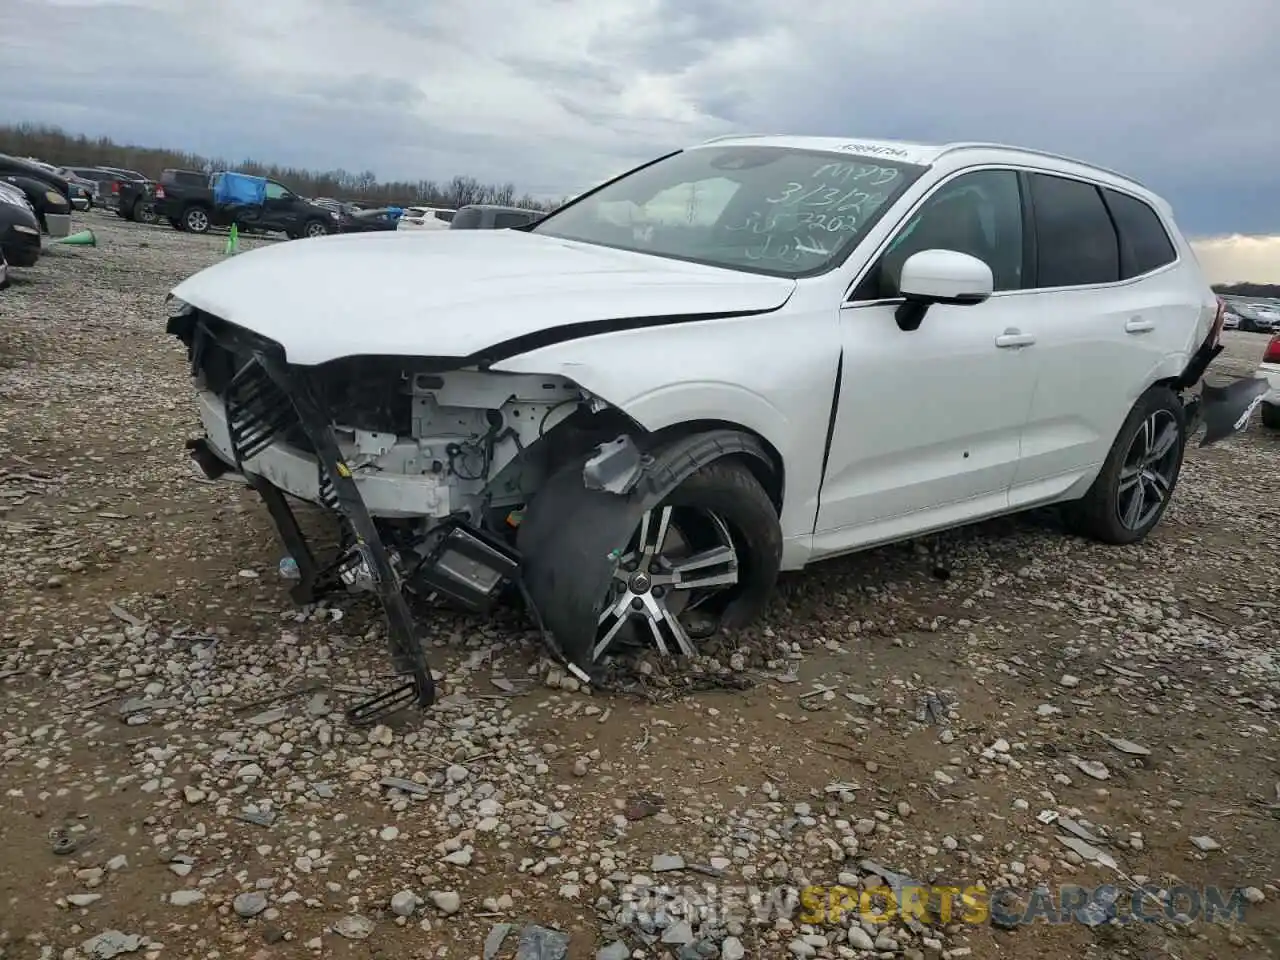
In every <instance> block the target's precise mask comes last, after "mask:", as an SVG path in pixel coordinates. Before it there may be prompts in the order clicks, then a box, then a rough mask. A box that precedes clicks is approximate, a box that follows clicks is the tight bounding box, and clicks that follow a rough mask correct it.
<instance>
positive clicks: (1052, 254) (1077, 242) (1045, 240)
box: [1030, 173, 1120, 288]
mask: <svg viewBox="0 0 1280 960" xmlns="http://www.w3.org/2000/svg"><path fill="white" fill-rule="evenodd" d="M1030 179H1031V201H1032V206H1033V209H1034V210H1035V225H1036V286H1038V287H1042V288H1043V287H1076V286H1087V285H1089V284H1094V283H1115V282H1116V281H1117V280H1119V279H1120V247H1119V243H1118V242H1117V240H1116V231H1115V227H1113V226H1112V225H1111V216H1110V214H1108V213H1107V208H1106V205H1105V204H1104V203H1103V202H1102V194H1101V193H1100V192H1099V191H1098V188H1097V187H1095V186H1093V185H1092V184H1089V183H1085V182H1083V181H1081V180H1070V179H1068V178H1066V177H1054V176H1050V175H1048V174H1044V173H1033V174H1031V177H1030Z"/></svg>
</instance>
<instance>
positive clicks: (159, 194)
mask: <svg viewBox="0 0 1280 960" xmlns="http://www.w3.org/2000/svg"><path fill="white" fill-rule="evenodd" d="M156 199H157V200H163V199H164V187H162V186H160V185H159V184H157V185H156Z"/></svg>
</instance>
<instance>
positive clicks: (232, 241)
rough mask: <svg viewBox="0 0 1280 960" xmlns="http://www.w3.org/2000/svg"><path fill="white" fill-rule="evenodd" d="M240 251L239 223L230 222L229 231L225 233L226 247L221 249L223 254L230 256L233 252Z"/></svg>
mask: <svg viewBox="0 0 1280 960" xmlns="http://www.w3.org/2000/svg"><path fill="white" fill-rule="evenodd" d="M239 252H240V225H239V224H237V223H233V224H231V232H230V233H228V234H227V249H226V250H225V251H223V256H227V257H229V256H231V254H233V253H239Z"/></svg>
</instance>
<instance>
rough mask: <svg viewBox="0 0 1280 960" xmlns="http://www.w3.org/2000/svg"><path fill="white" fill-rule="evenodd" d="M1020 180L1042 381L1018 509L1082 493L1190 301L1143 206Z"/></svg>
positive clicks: (1157, 224)
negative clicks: (1026, 204)
mask: <svg viewBox="0 0 1280 960" xmlns="http://www.w3.org/2000/svg"><path fill="white" fill-rule="evenodd" d="M1024 177H1025V180H1024V183H1025V185H1026V193H1027V196H1028V198H1029V201H1030V209H1031V220H1032V223H1033V236H1034V249H1035V254H1034V257H1033V262H1034V265H1033V268H1032V271H1031V277H1030V280H1031V283H1030V286H1031V287H1032V288H1033V293H1032V296H1033V298H1034V304H1033V306H1034V309H1035V314H1036V317H1037V321H1036V324H1035V332H1036V345H1035V347H1034V348H1033V349H1034V351H1035V355H1036V359H1037V377H1036V388H1035V393H1034V395H1033V398H1032V402H1031V413H1030V416H1029V417H1028V420H1027V426H1026V429H1025V430H1024V431H1023V437H1022V457H1021V459H1020V461H1019V464H1018V470H1017V474H1016V479H1015V481H1014V485H1013V489H1012V490H1011V492H1010V505H1011V506H1013V507H1015V508H1016V507H1019V506H1028V505H1031V504H1033V503H1036V502H1039V501H1043V500H1048V499H1053V498H1057V497H1060V496H1062V495H1064V494H1066V493H1068V492H1069V491H1070V492H1071V494H1072V495H1075V494H1076V493H1083V492H1084V489H1085V488H1087V486H1088V484H1089V483H1090V482H1092V478H1093V476H1094V475H1095V474H1096V472H1097V469H1098V467H1099V465H1100V464H1101V463H1102V461H1103V460H1104V459H1105V458H1106V455H1107V451H1108V450H1109V449H1110V447H1111V444H1112V442H1113V441H1114V440H1115V437H1116V434H1117V433H1118V432H1119V430H1120V426H1121V424H1122V423H1123V422H1124V419H1125V417H1127V416H1128V414H1129V410H1130V409H1131V408H1132V406H1133V404H1134V401H1136V400H1137V398H1138V396H1139V395H1140V394H1141V393H1142V392H1143V390H1144V389H1145V388H1146V387H1147V385H1148V383H1149V381H1150V378H1151V376H1152V372H1153V371H1154V369H1155V368H1156V367H1157V366H1158V365H1159V363H1160V362H1161V360H1162V359H1163V357H1164V356H1165V355H1166V353H1168V352H1169V351H1171V350H1176V349H1179V345H1178V344H1177V343H1176V342H1175V341H1176V339H1177V337H1178V335H1179V333H1178V330H1179V323H1178V319H1179V318H1178V316H1177V314H1178V311H1179V306H1178V304H1179V301H1180V300H1183V299H1185V297H1184V296H1182V291H1180V290H1179V289H1178V286H1177V279H1176V276H1175V275H1174V271H1172V270H1170V269H1169V267H1171V266H1172V265H1173V264H1174V263H1175V262H1176V261H1177V252H1176V249H1175V247H1174V245H1173V243H1172V242H1171V241H1170V239H1169V236H1168V233H1167V231H1166V229H1165V227H1164V225H1163V224H1162V222H1161V219H1160V217H1159V215H1158V214H1157V213H1156V212H1155V211H1154V210H1153V209H1152V208H1151V207H1150V206H1148V205H1147V204H1146V203H1145V202H1144V201H1143V200H1140V199H1139V198H1137V197H1136V196H1132V195H1130V194H1127V193H1124V192H1122V191H1119V190H1115V189H1112V188H1106V187H1100V186H1097V185H1095V184H1093V183H1089V182H1086V181H1084V180H1076V179H1072V178H1069V177H1064V176H1054V175H1050V174H1045V173H1027V174H1024ZM1182 327H1183V328H1185V325H1182ZM1072 488H1075V489H1074V490H1073V489H1072Z"/></svg>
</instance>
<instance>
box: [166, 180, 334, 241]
mask: <svg viewBox="0 0 1280 960" xmlns="http://www.w3.org/2000/svg"><path fill="white" fill-rule="evenodd" d="M157 210H158V212H159V214H160V215H161V216H163V217H164V218H165V219H166V220H168V221H169V223H171V224H172V225H173V226H174V227H175V228H176V229H178V230H185V231H187V232H188V233H208V231H209V229H210V228H211V227H215V226H219V227H229V226H231V224H233V223H235V224H238V226H239V228H240V229H241V230H244V229H246V228H253V229H258V230H271V231H279V232H280V233H284V234H286V235H287V236H288V237H289V238H290V239H294V240H296V239H298V238H301V237H323V236H325V235H326V234H329V233H336V232H337V230H338V223H337V221H338V218H339V215H338V214H337V213H336V212H335V211H332V210H328V209H326V208H324V207H321V206H317V205H316V204H314V203H311V202H310V201H309V200H304V199H303V198H302V197H299V196H297V195H296V194H294V193H293V192H292V191H290V190H289V189H288V188H286V187H285V186H283V185H282V184H279V183H277V182H276V181H274V180H268V179H266V178H265V177H254V176H249V175H248V174H243V173H233V172H229V171H228V172H220V173H215V174H213V175H212V176H210V177H208V178H207V179H206V181H205V182H204V183H203V184H192V183H190V182H184V181H174V182H172V183H169V184H166V185H165V188H164V197H163V198H162V199H160V200H159V201H158V206H157Z"/></svg>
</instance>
